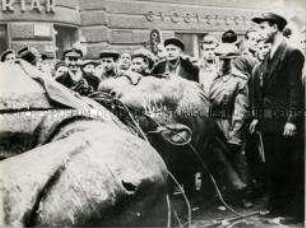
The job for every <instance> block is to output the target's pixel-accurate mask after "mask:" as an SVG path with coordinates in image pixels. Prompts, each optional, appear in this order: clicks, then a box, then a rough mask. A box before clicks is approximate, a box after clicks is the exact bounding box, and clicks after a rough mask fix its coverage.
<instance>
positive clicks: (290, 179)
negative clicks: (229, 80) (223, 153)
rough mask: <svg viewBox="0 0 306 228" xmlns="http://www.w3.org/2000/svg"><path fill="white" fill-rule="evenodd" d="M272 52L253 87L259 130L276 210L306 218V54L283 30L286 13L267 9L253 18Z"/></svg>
mask: <svg viewBox="0 0 306 228" xmlns="http://www.w3.org/2000/svg"><path fill="white" fill-rule="evenodd" d="M252 20H253V22H255V23H257V24H258V25H259V32H260V35H261V36H262V37H263V39H264V40H265V41H267V42H270V43H271V51H270V54H269V55H267V56H266V57H265V59H264V61H263V62H262V63H261V65H259V66H257V67H256V69H255V70H254V73H253V77H252V83H251V88H252V89H251V90H252V93H251V94H252V104H253V108H254V109H253V114H254V118H255V119H254V120H253V121H252V123H251V125H250V131H251V133H253V132H254V131H256V130H259V131H260V132H261V134H262V137H263V144H264V151H265V159H266V167H267V175H268V176H267V178H268V193H269V205H268V206H269V210H270V215H271V216H285V217H287V216H289V218H290V217H291V218H298V219H302V218H303V215H304V210H303V209H304V196H303V194H304V183H303V181H304V177H303V173H304V171H303V165H304V164H303V162H304V158H303V157H304V155H303V151H304V138H303V135H304V117H303V110H304V88H303V85H302V80H301V78H302V69H303V64H304V56H303V54H302V53H301V52H300V51H299V50H298V49H295V48H292V47H290V46H289V45H288V44H287V42H286V39H285V38H284V36H283V34H282V31H283V29H284V27H285V26H286V24H287V21H286V19H285V18H283V17H281V16H279V15H277V14H273V13H265V14H262V15H261V16H260V17H255V18H253V19H252Z"/></svg>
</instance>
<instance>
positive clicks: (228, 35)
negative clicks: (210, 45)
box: [221, 29, 238, 43]
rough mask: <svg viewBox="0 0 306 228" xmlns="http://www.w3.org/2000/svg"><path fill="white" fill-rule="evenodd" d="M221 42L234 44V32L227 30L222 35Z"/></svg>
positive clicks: (236, 37)
mask: <svg viewBox="0 0 306 228" xmlns="http://www.w3.org/2000/svg"><path fill="white" fill-rule="evenodd" d="M221 40H222V43H236V42H237V41H238V36H237V33H235V32H234V30H232V29H229V30H227V31H225V32H224V33H223V34H222V36H221Z"/></svg>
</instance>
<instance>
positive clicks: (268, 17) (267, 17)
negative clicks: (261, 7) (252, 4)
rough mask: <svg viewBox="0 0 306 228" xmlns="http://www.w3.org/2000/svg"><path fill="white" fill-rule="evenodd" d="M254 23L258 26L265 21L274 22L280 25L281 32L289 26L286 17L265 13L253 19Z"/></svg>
mask: <svg viewBox="0 0 306 228" xmlns="http://www.w3.org/2000/svg"><path fill="white" fill-rule="evenodd" d="M252 21H253V22H255V23H256V24H260V23H261V22H264V21H270V22H273V23H275V24H277V25H278V28H279V30H280V31H282V30H283V29H284V28H285V26H286V25H287V20H286V19H285V18H284V17H282V16H280V15H278V14H275V13H263V14H261V15H260V16H258V17H254V18H252Z"/></svg>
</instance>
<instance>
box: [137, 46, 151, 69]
mask: <svg viewBox="0 0 306 228" xmlns="http://www.w3.org/2000/svg"><path fill="white" fill-rule="evenodd" d="M131 57H132V59H134V58H138V57H140V58H143V59H144V60H145V61H147V62H148V64H149V68H150V69H151V68H152V67H153V65H154V55H153V53H151V52H150V51H148V50H147V49H138V50H136V51H134V52H133V53H132V55H131Z"/></svg>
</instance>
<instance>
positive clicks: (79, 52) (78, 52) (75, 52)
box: [63, 47, 83, 58]
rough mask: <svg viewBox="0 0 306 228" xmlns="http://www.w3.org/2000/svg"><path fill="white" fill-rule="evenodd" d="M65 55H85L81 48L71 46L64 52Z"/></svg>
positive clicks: (79, 56)
mask: <svg viewBox="0 0 306 228" xmlns="http://www.w3.org/2000/svg"><path fill="white" fill-rule="evenodd" d="M63 57H78V58H82V57H83V52H82V50H81V49H78V48H74V47H73V48H69V49H66V50H65V51H64V53H63Z"/></svg>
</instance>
